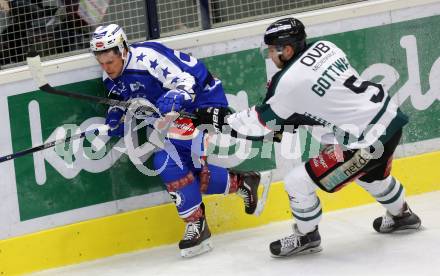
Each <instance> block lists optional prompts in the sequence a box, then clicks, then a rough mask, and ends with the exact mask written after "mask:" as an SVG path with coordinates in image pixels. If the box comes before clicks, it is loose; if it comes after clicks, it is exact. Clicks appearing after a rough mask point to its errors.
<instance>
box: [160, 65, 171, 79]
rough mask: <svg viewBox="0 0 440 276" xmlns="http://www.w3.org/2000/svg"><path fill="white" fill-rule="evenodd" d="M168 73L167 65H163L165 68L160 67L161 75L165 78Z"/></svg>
mask: <svg viewBox="0 0 440 276" xmlns="http://www.w3.org/2000/svg"><path fill="white" fill-rule="evenodd" d="M169 74H170V72H168V67H165V69H162V75H163V77H164V78H167V76H168V75H169Z"/></svg>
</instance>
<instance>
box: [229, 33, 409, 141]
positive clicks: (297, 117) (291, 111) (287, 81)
mask: <svg viewBox="0 0 440 276" xmlns="http://www.w3.org/2000/svg"><path fill="white" fill-rule="evenodd" d="M227 122H228V124H229V125H230V126H231V127H232V128H233V129H235V130H236V131H237V132H238V133H241V134H243V135H248V136H263V135H267V134H268V133H270V131H272V130H278V129H276V127H277V126H278V127H279V126H280V125H282V126H284V127H286V125H289V124H294V125H295V126H297V125H321V126H322V127H324V129H325V130H327V133H326V134H324V135H319V136H318V137H316V136H315V135H314V136H315V138H317V139H318V140H319V141H320V142H321V143H323V144H336V143H338V144H343V145H345V146H347V147H349V148H353V149H354V148H364V147H368V146H370V145H372V144H373V143H375V142H376V141H378V140H379V138H380V141H382V142H386V141H387V139H388V138H389V137H390V136H391V135H392V134H394V133H395V132H396V131H397V130H398V129H401V128H402V126H403V125H405V124H406V123H407V119H406V116H405V115H403V114H402V113H401V112H400V111H399V109H398V106H397V105H396V104H395V103H394V102H393V101H391V99H390V97H389V96H388V94H387V92H386V91H384V89H383V88H382V86H381V85H380V84H377V83H373V82H370V81H365V80H363V79H361V78H360V76H359V74H358V73H357V71H356V70H355V69H354V68H352V67H351V65H350V63H349V62H348V59H347V57H346V55H345V53H344V52H343V51H342V50H341V49H339V48H338V47H337V46H336V45H334V44H333V43H331V42H329V41H317V42H315V43H313V44H312V45H310V46H309V47H308V48H307V50H306V51H304V52H303V53H302V54H301V55H299V56H298V57H296V58H295V59H294V60H291V61H289V62H288V64H286V66H285V67H284V68H283V69H282V70H281V71H279V72H278V73H276V74H275V75H274V77H273V78H272V80H271V83H270V85H269V88H268V92H267V95H266V99H265V101H264V103H263V104H261V105H258V106H254V107H251V108H250V109H249V110H245V111H243V112H240V113H235V114H233V115H231V116H230V117H229V118H228V120H227ZM321 133H323V132H321Z"/></svg>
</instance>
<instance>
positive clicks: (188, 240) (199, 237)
mask: <svg viewBox="0 0 440 276" xmlns="http://www.w3.org/2000/svg"><path fill="white" fill-rule="evenodd" d="M197 212H199V214H193V215H191V217H195V220H194V221H188V222H187V224H186V228H185V234H184V236H183V239H182V240H181V241H180V242H179V248H180V253H181V255H182V257H193V256H196V255H199V254H202V253H205V252H207V251H210V250H211V249H212V248H213V246H212V242H211V232H210V231H209V227H208V223H207V222H206V218H205V205H204V204H203V203H202V204H201V205H200V208H199V210H197V211H195V213H197ZM197 216H198V218H197Z"/></svg>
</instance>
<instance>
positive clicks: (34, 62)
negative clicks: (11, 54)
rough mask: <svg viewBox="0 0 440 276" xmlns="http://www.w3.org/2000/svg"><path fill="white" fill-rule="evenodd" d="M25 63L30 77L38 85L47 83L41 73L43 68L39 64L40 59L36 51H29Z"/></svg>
mask: <svg viewBox="0 0 440 276" xmlns="http://www.w3.org/2000/svg"><path fill="white" fill-rule="evenodd" d="M27 64H28V66H29V71H30V72H31V75H32V78H33V79H34V81H35V82H36V83H37V85H38V87H41V86H43V85H46V84H47V80H46V78H45V77H44V74H43V68H42V66H41V59H40V56H39V55H38V54H37V53H29V54H28V57H27Z"/></svg>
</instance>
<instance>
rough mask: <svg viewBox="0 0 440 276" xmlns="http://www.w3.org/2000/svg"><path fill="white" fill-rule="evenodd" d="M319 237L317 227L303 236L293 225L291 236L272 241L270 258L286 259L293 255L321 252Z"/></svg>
mask: <svg viewBox="0 0 440 276" xmlns="http://www.w3.org/2000/svg"><path fill="white" fill-rule="evenodd" d="M320 245H321V236H320V235H319V231H318V226H316V229H315V230H314V231H312V232H309V233H307V234H303V233H301V232H300V231H299V230H298V226H297V225H296V224H294V225H293V234H292V235H290V236H287V237H285V238H282V239H280V240H277V241H274V242H272V243H271V244H270V246H269V247H270V253H272V257H276V258H278V257H288V256H294V255H304V254H311V253H316V252H319V251H321V250H322V248H321V246H320Z"/></svg>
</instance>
